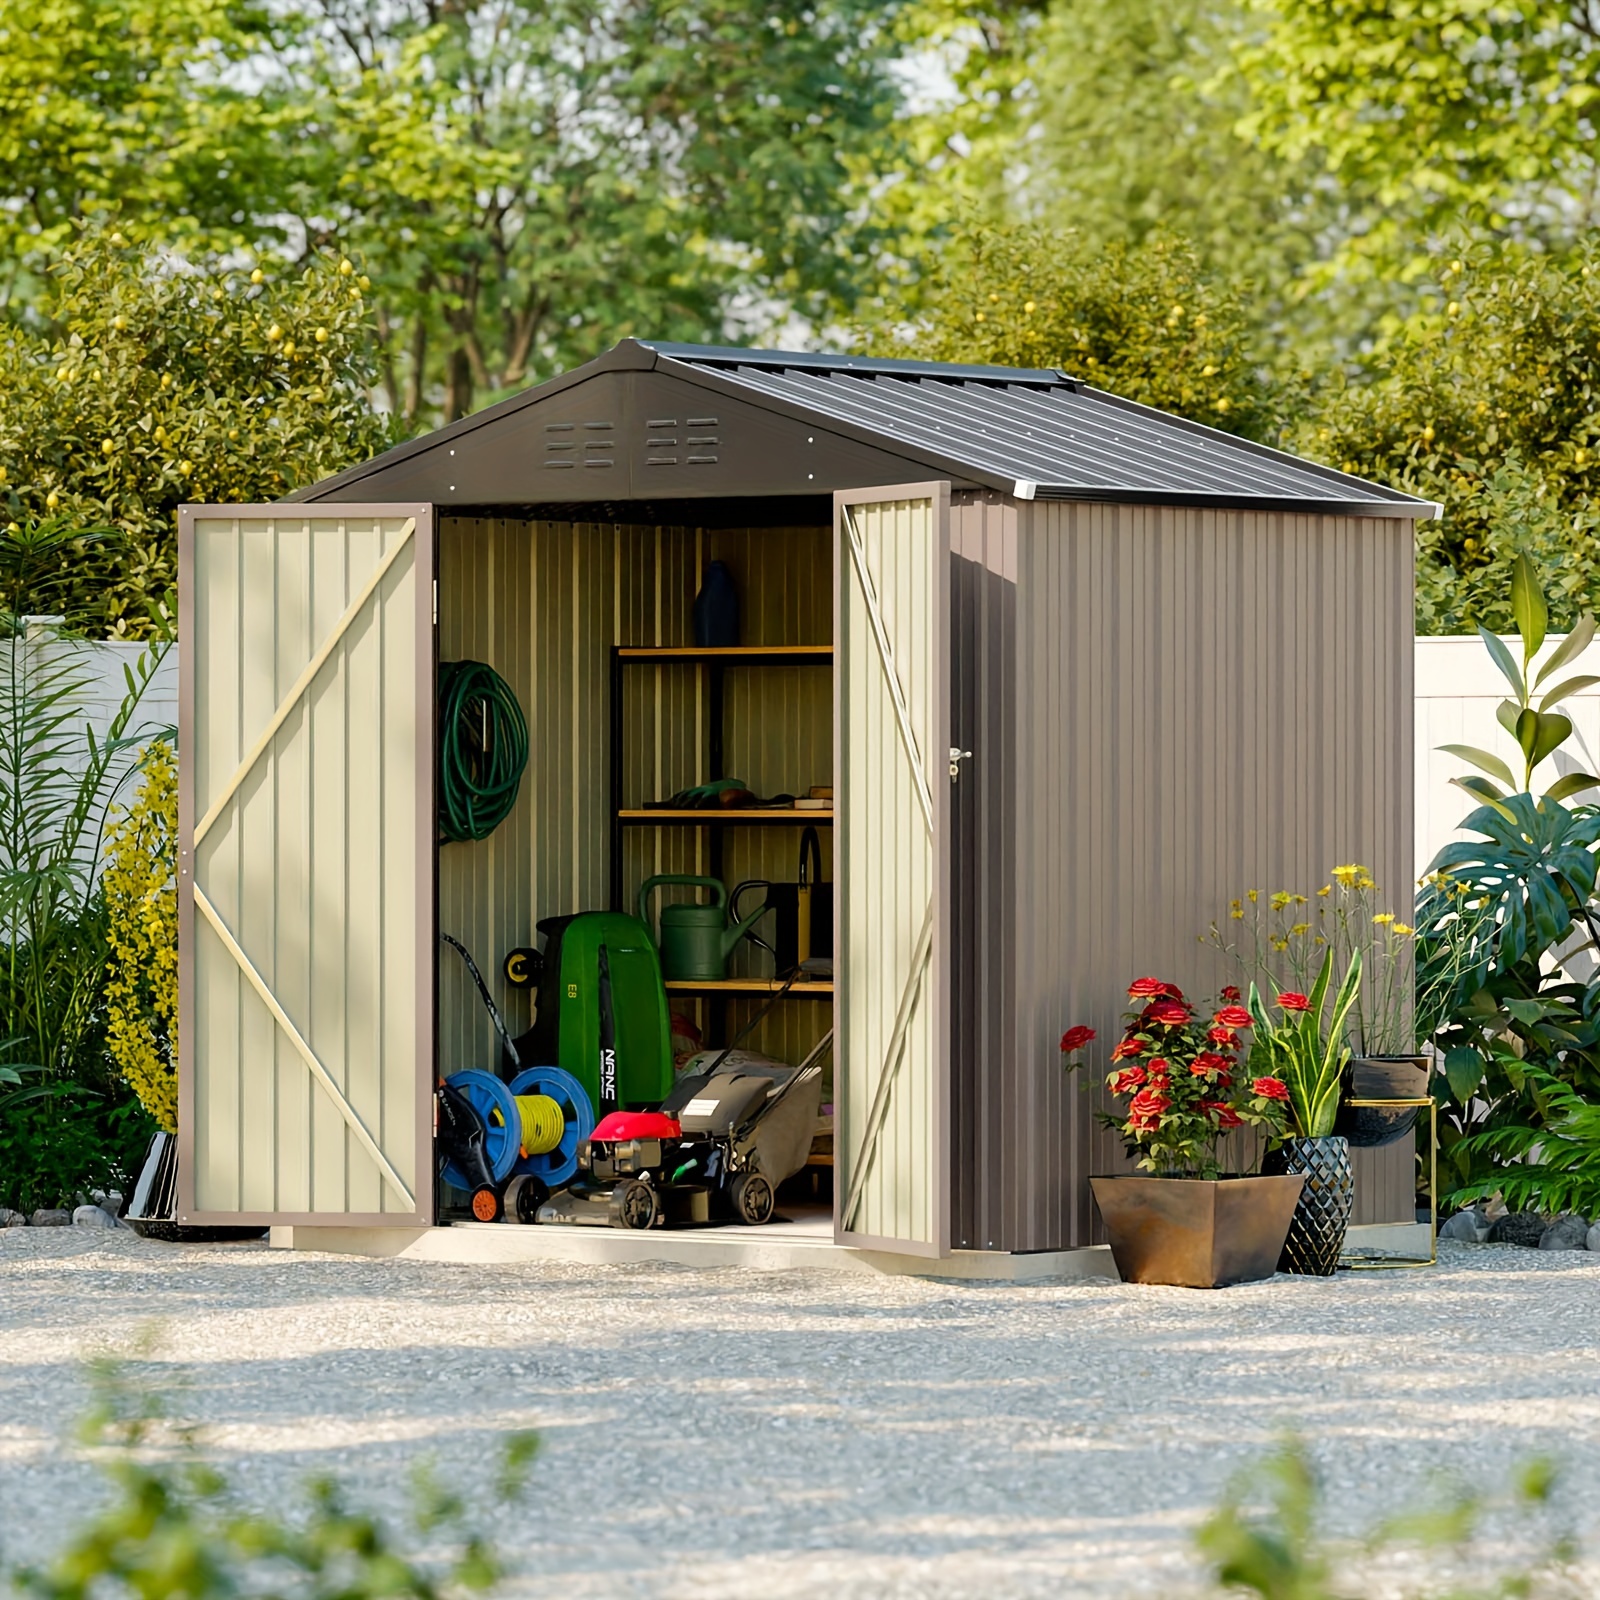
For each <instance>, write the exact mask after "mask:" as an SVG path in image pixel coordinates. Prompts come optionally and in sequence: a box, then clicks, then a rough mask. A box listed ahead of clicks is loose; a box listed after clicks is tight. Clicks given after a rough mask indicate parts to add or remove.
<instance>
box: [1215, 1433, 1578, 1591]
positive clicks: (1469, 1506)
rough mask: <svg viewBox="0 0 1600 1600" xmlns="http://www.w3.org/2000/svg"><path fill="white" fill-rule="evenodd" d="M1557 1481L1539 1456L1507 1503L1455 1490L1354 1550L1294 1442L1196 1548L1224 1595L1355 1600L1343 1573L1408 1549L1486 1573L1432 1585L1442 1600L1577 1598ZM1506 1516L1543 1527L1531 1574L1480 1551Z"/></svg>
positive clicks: (1223, 1510)
mask: <svg viewBox="0 0 1600 1600" xmlns="http://www.w3.org/2000/svg"><path fill="white" fill-rule="evenodd" d="M1555 1483H1556V1474H1555V1471H1554V1469H1553V1468H1552V1467H1551V1465H1550V1464H1549V1463H1548V1462H1547V1461H1544V1460H1542V1459H1537V1458H1536V1459H1534V1460H1532V1461H1529V1462H1527V1463H1526V1464H1524V1465H1523V1466H1522V1467H1521V1468H1520V1469H1519V1470H1518V1472H1517V1474H1516V1477H1515V1479H1514V1481H1513V1483H1512V1487H1511V1492H1510V1494H1509V1495H1506V1496H1503V1497H1500V1498H1499V1500H1498V1501H1495V1500H1490V1499H1487V1498H1485V1497H1484V1496H1483V1495H1481V1494H1478V1493H1474V1492H1472V1491H1470V1490H1466V1489H1459V1490H1454V1491H1451V1492H1447V1493H1446V1495H1445V1496H1444V1497H1443V1498H1442V1500H1441V1501H1440V1502H1439V1503H1438V1504H1436V1505H1434V1506H1427V1507H1423V1508H1421V1509H1419V1510H1416V1511H1411V1512H1404V1513H1402V1514H1400V1515H1399V1516H1396V1517H1393V1518H1390V1519H1389V1520H1387V1521H1385V1522H1383V1523H1382V1524H1380V1525H1379V1526H1378V1527H1377V1528H1375V1529H1374V1530H1373V1531H1372V1532H1371V1533H1370V1534H1369V1535H1368V1536H1367V1537H1366V1538H1365V1539H1364V1540H1362V1541H1361V1542H1360V1543H1359V1544H1357V1545H1355V1546H1353V1547H1352V1546H1351V1545H1349V1544H1344V1545H1341V1544H1340V1543H1338V1542H1335V1541H1334V1540H1331V1539H1330V1538H1328V1536H1327V1535H1326V1534H1325V1533H1324V1532H1323V1531H1322V1529H1321V1527H1320V1523H1321V1520H1322V1515H1323V1500H1322V1492H1321V1488H1320V1485H1319V1484H1318V1482H1317V1476H1316V1473H1315V1471H1314V1469H1313V1467H1312V1464H1311V1458H1310V1456H1309V1454H1308V1453H1307V1451H1306V1447H1305V1445H1304V1444H1303V1443H1302V1442H1301V1441H1299V1440H1298V1439H1293V1438H1291V1439H1290V1440H1288V1441H1287V1442H1286V1443H1285V1444H1284V1445H1282V1446H1281V1447H1280V1448H1279V1449H1278V1450H1277V1451H1276V1452H1274V1454H1273V1455H1271V1456H1270V1457H1268V1458H1267V1460H1266V1461H1264V1462H1263V1463H1262V1464H1261V1465H1259V1466H1258V1467H1255V1468H1253V1469H1250V1470H1248V1471H1246V1472H1245V1473H1242V1474H1241V1475H1240V1476H1239V1477H1238V1478H1237V1479H1235V1481H1234V1482H1233V1484H1232V1485H1231V1486H1230V1487H1229V1489H1228V1492H1227V1494H1226V1495H1225V1496H1224V1498H1223V1501H1222V1504H1221V1505H1220V1506H1219V1507H1218V1508H1217V1510H1216V1511H1215V1512H1213V1513H1212V1515H1211V1516H1210V1517H1208V1518H1207V1519H1206V1521H1205V1523H1204V1524H1203V1525H1202V1526H1201V1528H1200V1530H1199V1532H1198V1533H1197V1534H1196V1536H1195V1543H1196V1545H1197V1546H1198V1547H1199V1550H1200V1552H1201V1554H1202V1555H1203V1556H1204V1557H1205V1558H1206V1560H1207V1562H1208V1563H1209V1565H1210V1568H1211V1572H1212V1575H1213V1577H1214V1578H1215V1580H1216V1581H1217V1583H1218V1584H1219V1585H1221V1586H1222V1588H1224V1589H1225V1590H1227V1591H1228V1592H1230V1593H1237V1592H1240V1591H1242V1592H1244V1593H1247V1594H1254V1595H1260V1596H1261V1597H1262V1600H1347V1597H1349V1596H1350V1595H1351V1594H1352V1593H1353V1592H1354V1591H1352V1590H1350V1589H1349V1588H1348V1587H1347V1586H1346V1579H1345V1576H1344V1574H1343V1573H1342V1571H1341V1569H1343V1568H1346V1567H1350V1566H1353V1565H1355V1564H1356V1562H1357V1561H1358V1560H1359V1559H1360V1558H1361V1557H1367V1558H1371V1557H1373V1556H1376V1555H1382V1554H1385V1553H1388V1552H1391V1551H1394V1550H1396V1549H1404V1548H1407V1547H1409V1548H1412V1549H1421V1550H1434V1551H1448V1552H1450V1553H1451V1554H1452V1555H1454V1556H1455V1558H1456V1560H1457V1561H1458V1562H1459V1563H1461V1564H1463V1565H1469V1566H1470V1567H1471V1568H1472V1569H1473V1570H1475V1571H1477V1572H1479V1573H1482V1574H1484V1576H1483V1578H1482V1579H1481V1580H1480V1581H1479V1582H1475V1583H1474V1584H1472V1586H1471V1587H1468V1588H1451V1589H1450V1590H1448V1591H1441V1590H1439V1589H1438V1587H1437V1586H1436V1585H1435V1584H1433V1583H1431V1582H1430V1583H1429V1585H1428V1587H1427V1588H1426V1589H1425V1590H1422V1591H1417V1592H1418V1593H1425V1594H1428V1595H1432V1596H1434V1597H1435V1600H1511V1597H1512V1596H1523V1597H1528V1596H1541V1595H1542V1596H1550V1597H1552V1600H1553V1597H1554V1596H1556V1595H1559V1594H1570V1593H1572V1592H1573V1591H1572V1589H1570V1588H1569V1587H1568V1580H1569V1578H1570V1576H1571V1563H1572V1561H1573V1558H1574V1556H1575V1555H1576V1546H1575V1543H1574V1541H1573V1539H1572V1538H1571V1536H1570V1535H1569V1534H1567V1533H1565V1532H1564V1531H1562V1530H1560V1529H1559V1528H1557V1527H1555V1526H1554V1525H1553V1524H1552V1523H1551V1521H1550V1519H1549V1515H1548V1511H1547V1509H1546V1508H1548V1506H1549V1504H1550V1499H1551V1493H1552V1491H1553V1489H1554V1487H1555ZM1262 1500H1264V1501H1265V1504H1264V1505H1262V1504H1260V1502H1261V1501H1262ZM1253 1502H1254V1503H1253ZM1506 1511H1511V1512H1513V1513H1515V1515H1516V1517H1517V1520H1518V1522H1519V1523H1520V1524H1521V1525H1522V1526H1524V1527H1527V1526H1529V1525H1530V1524H1531V1525H1533V1526H1536V1527H1537V1528H1538V1529H1539V1533H1540V1535H1541V1542H1542V1544H1543V1546H1544V1549H1545V1553H1544V1554H1543V1555H1542V1556H1541V1557H1539V1558H1538V1559H1536V1560H1535V1561H1534V1562H1533V1563H1532V1565H1531V1566H1510V1565H1508V1564H1507V1563H1506V1562H1505V1561H1504V1560H1503V1558H1502V1557H1500V1556H1499V1552H1498V1551H1497V1550H1496V1549H1495V1548H1494V1546H1493V1545H1489V1544H1487V1543H1483V1544H1480V1543H1479V1541H1478V1540H1477V1539H1476V1537H1475V1536H1476V1535H1477V1532H1478V1530H1479V1528H1480V1527H1481V1526H1482V1524H1483V1523H1484V1521H1485V1520H1486V1518H1487V1517H1488V1516H1489V1515H1490V1514H1493V1513H1496V1512H1499V1513H1501V1514H1504V1513H1505V1512H1506ZM1534 1519H1538V1520H1537V1521H1534ZM1497 1569H1498V1570H1497ZM1385 1592H1387V1591H1385Z"/></svg>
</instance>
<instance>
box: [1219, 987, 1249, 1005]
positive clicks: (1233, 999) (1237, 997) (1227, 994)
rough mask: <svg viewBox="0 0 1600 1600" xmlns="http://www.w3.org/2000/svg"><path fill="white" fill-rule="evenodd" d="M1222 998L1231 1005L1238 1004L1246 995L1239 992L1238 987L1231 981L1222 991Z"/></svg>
mask: <svg viewBox="0 0 1600 1600" xmlns="http://www.w3.org/2000/svg"><path fill="white" fill-rule="evenodd" d="M1222 998H1223V999H1224V1000H1226V1001H1228V1002H1229V1004H1231V1005H1238V1003H1239V1002H1240V1001H1241V1000H1242V999H1243V998H1244V996H1243V995H1242V994H1240V993H1239V990H1238V988H1237V987H1236V986H1235V985H1234V984H1231V983H1230V984H1229V985H1228V987H1227V988H1226V989H1224V990H1223V991H1222Z"/></svg>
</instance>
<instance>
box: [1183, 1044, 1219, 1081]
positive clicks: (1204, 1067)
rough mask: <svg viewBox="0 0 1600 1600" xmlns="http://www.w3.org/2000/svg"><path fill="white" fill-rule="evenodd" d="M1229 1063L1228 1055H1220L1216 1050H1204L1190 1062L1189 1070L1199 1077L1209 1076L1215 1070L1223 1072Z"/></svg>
mask: <svg viewBox="0 0 1600 1600" xmlns="http://www.w3.org/2000/svg"><path fill="white" fill-rule="evenodd" d="M1227 1064H1228V1058H1227V1057H1226V1056H1219V1055H1218V1054H1217V1053H1216V1051H1214V1050H1202V1051H1201V1052H1200V1054H1199V1055H1197V1056H1196V1057H1195V1058H1194V1060H1193V1061H1191V1062H1190V1063H1189V1070H1190V1072H1192V1073H1193V1074H1194V1075H1195V1077H1197V1078H1209V1077H1210V1076H1211V1074H1212V1073H1213V1072H1221V1071H1222V1069H1223V1068H1224V1067H1226V1066H1227Z"/></svg>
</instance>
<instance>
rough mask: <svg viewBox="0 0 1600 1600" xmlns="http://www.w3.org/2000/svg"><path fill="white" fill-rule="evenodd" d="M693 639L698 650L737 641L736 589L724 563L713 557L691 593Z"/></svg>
mask: <svg viewBox="0 0 1600 1600" xmlns="http://www.w3.org/2000/svg"><path fill="white" fill-rule="evenodd" d="M692 620H693V623H694V642H695V644H696V645H698V646H699V647H700V649H702V650H725V649H728V648H730V647H731V646H733V645H736V644H738V642H739V591H738V589H736V588H735V587H734V582H733V574H732V573H731V572H729V571H728V567H727V563H726V562H723V561H713V562H712V563H711V564H710V566H708V567H707V568H706V576H705V582H704V583H702V584H701V586H700V593H699V594H697V595H696V596H695V597H694V613H693V619H692Z"/></svg>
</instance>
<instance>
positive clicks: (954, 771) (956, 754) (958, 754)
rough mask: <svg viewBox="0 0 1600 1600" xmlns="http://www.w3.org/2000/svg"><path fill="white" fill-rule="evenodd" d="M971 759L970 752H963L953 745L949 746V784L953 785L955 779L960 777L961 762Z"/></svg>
mask: <svg viewBox="0 0 1600 1600" xmlns="http://www.w3.org/2000/svg"><path fill="white" fill-rule="evenodd" d="M971 759H972V752H971V751H970V750H963V749H962V748H961V747H960V746H959V745H954V744H953V745H951V746H950V781H951V783H954V782H955V781H956V779H957V778H959V777H960V776H961V763H962V762H963V761H970V760H971Z"/></svg>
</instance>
